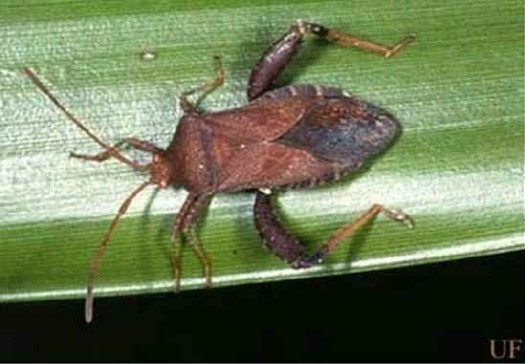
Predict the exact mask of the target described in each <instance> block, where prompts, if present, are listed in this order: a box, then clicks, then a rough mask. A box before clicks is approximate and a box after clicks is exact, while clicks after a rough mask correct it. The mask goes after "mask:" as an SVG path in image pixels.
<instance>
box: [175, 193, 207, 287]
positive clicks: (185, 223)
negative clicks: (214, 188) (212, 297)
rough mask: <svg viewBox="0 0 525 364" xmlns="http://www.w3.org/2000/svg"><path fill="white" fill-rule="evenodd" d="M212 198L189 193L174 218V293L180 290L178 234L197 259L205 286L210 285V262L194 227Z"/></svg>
mask: <svg viewBox="0 0 525 364" xmlns="http://www.w3.org/2000/svg"><path fill="white" fill-rule="evenodd" d="M212 198H213V195H211V194H195V193H190V194H189V195H188V197H187V198H186V201H184V204H183V205H182V208H181V209H180V211H179V213H178V214H177V216H176V217H175V222H174V224H173V229H172V232H171V241H172V243H173V253H172V267H173V277H174V280H175V287H174V290H175V292H178V291H179V290H180V277H181V246H180V243H179V239H177V235H178V234H179V232H180V233H181V234H182V235H183V237H184V239H185V240H186V241H187V242H188V243H189V244H190V246H191V248H192V249H193V252H194V253H195V255H196V256H197V257H198V258H199V260H200V262H201V264H202V271H203V276H204V280H205V285H206V286H207V287H209V286H210V285H211V260H210V258H209V257H208V255H207V254H206V252H205V251H204V249H203V248H202V246H201V245H200V243H199V239H198V237H197V233H196V231H195V226H196V224H197V221H198V218H199V216H201V214H202V212H203V210H204V209H205V208H207V207H208V206H209V205H210V203H211V200H212Z"/></svg>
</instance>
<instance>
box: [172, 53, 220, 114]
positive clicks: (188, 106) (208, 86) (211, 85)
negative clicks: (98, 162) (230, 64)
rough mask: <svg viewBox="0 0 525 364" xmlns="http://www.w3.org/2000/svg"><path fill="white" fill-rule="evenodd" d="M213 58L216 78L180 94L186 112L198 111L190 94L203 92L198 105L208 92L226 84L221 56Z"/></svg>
mask: <svg viewBox="0 0 525 364" xmlns="http://www.w3.org/2000/svg"><path fill="white" fill-rule="evenodd" d="M213 59H214V60H215V79H214V80H213V81H212V82H207V83H205V84H202V85H200V86H198V87H195V88H193V89H191V90H188V91H185V92H183V93H182V94H181V95H180V104H181V107H182V109H183V110H184V112H185V113H191V112H196V109H195V106H194V105H193V104H192V103H191V102H190V101H189V100H188V96H190V95H193V94H195V93H197V92H202V93H203V95H202V96H200V97H199V99H198V100H197V102H195V105H197V104H198V103H199V100H200V99H201V98H202V97H204V96H205V95H206V94H207V93H208V92H211V91H213V90H215V89H216V88H218V87H221V86H222V85H223V84H224V69H223V67H222V62H221V57H219V56H214V57H213Z"/></svg>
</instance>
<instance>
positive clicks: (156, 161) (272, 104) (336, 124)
mask: <svg viewBox="0 0 525 364" xmlns="http://www.w3.org/2000/svg"><path fill="white" fill-rule="evenodd" d="M306 34H314V35H316V36H319V37H321V38H324V39H326V40H328V41H330V42H333V43H337V44H339V45H342V46H353V47H358V48H361V49H364V50H367V51H370V52H373V53H377V54H379V55H381V56H383V57H385V58H388V57H391V56H393V55H394V54H396V53H397V52H399V51H400V50H401V49H402V48H403V47H405V46H406V45H407V44H409V43H410V42H412V41H414V39H415V37H414V36H413V35H410V36H407V37H405V38H404V39H403V40H401V41H400V42H399V43H397V44H396V45H395V46H393V47H391V48H389V47H385V46H382V45H378V44H375V43H370V42H367V41H364V40H360V39H358V38H355V37H353V36H351V35H347V34H342V33H339V32H336V31H333V30H329V29H327V28H325V27H324V26H322V25H319V24H314V23H309V22H304V21H296V22H294V23H292V25H291V27H290V29H289V30H288V32H287V33H286V34H284V36H283V37H282V38H280V39H279V40H278V41H277V42H275V43H274V44H272V45H271V46H270V47H269V48H268V49H267V50H266V52H265V53H264V54H263V56H262V58H261V59H260V60H259V62H258V63H257V64H256V65H255V67H254V68H253V69H252V72H251V75H250V78H249V81H248V90H247V94H248V100H249V101H250V102H249V103H248V104H247V105H246V106H243V107H239V108H236V109H230V110H226V111H221V112H215V113H201V112H199V111H198V110H197V109H196V107H195V106H194V105H193V104H192V103H190V101H189V100H188V98H187V96H188V95H190V94H194V93H196V92H207V91H211V90H213V89H215V88H217V87H219V86H221V85H222V84H223V80H224V73H223V70H222V66H221V62H220V59H219V57H215V61H216V67H217V68H216V73H217V74H216V79H215V81H214V82H212V83H210V84H205V85H202V86H200V87H197V88H195V89H193V90H191V91H188V92H185V93H183V94H182V95H181V96H180V103H181V106H182V109H183V111H184V115H183V117H182V119H181V120H180V121H179V123H178V125H177V129H176V131H175V135H174V137H173V140H172V141H171V143H170V145H169V146H168V148H167V149H162V148H159V147H157V146H155V145H154V144H152V143H150V142H147V141H143V140H139V139H136V138H124V139H122V140H121V141H119V142H118V143H117V144H115V145H109V144H107V143H105V142H103V141H102V140H101V139H100V138H98V137H97V136H96V135H95V134H93V133H92V132H91V131H90V130H89V129H88V128H87V127H85V126H84V125H83V124H82V123H81V122H80V121H79V120H78V119H76V118H75V116H73V115H72V114H71V113H70V112H69V111H67V110H66V109H65V107H64V106H62V105H61V104H60V103H59V102H58V100H57V99H56V98H55V97H54V96H53V95H52V94H51V93H50V92H49V90H48V89H47V88H46V87H45V86H44V84H43V83H42V81H40V80H39V79H38V78H37V76H36V75H35V74H34V73H33V72H32V71H31V70H30V69H28V68H24V69H23V72H24V74H25V75H27V76H28V77H29V78H30V79H31V80H32V81H33V83H34V84H35V85H36V86H37V87H38V88H39V89H40V90H42V92H44V93H45V94H46V95H47V97H48V98H49V99H50V100H51V101H52V102H53V103H54V104H55V105H56V106H57V107H58V108H59V109H60V110H62V112H63V113H64V114H65V115H66V116H67V117H68V119H69V120H71V121H72V122H73V123H75V124H76V125H77V126H78V127H79V128H80V129H82V130H83V131H84V132H85V133H86V134H87V135H88V136H89V137H90V138H91V139H93V140H94V141H95V142H96V143H97V144H99V145H100V146H101V147H102V149H103V151H102V152H101V153H99V154H97V155H82V154H71V156H72V157H74V158H78V159H83V160H89V161H96V162H103V161H106V160H108V159H110V158H115V159H117V160H118V161H120V162H122V163H124V164H127V165H128V166H130V167H131V168H133V169H135V170H138V171H141V172H144V173H146V174H148V176H149V178H148V180H147V181H145V182H143V183H141V184H140V185H139V186H138V187H136V188H135V189H134V190H133V191H132V192H131V193H130V194H129V196H128V197H127V198H126V199H125V200H124V202H123V203H122V205H121V206H120V208H119V211H118V213H117V215H116V216H115V217H114V218H113V220H112V221H111V223H110V225H109V228H108V230H107V232H106V234H105V236H104V238H103V240H102V244H101V245H100V246H99V248H98V250H97V251H96V253H95V255H94V257H93V259H92V260H91V264H90V266H89V273H88V280H87V297H86V306H85V319H86V321H87V322H90V321H91V320H92V317H93V283H94V281H95V278H96V277H97V274H98V272H99V268H100V263H101V260H102V257H103V255H104V252H105V251H106V248H107V246H108V243H109V240H110V238H111V234H112V232H113V230H114V229H115V226H116V225H117V223H118V221H119V220H120V218H121V217H122V215H124V214H125V213H126V210H127V209H128V207H129V205H130V203H131V201H132V200H133V198H134V197H135V196H136V195H137V194H138V193H139V192H141V191H142V190H143V189H144V188H145V187H147V186H149V185H155V186H157V187H158V188H167V187H168V186H172V187H175V188H179V187H182V188H184V189H186V190H187V191H188V193H189V195H188V197H187V198H186V201H185V202H184V204H183V206H182V208H181V209H180V211H179V213H178V214H177V216H176V218H175V222H174V224H173V230H172V232H171V240H172V242H173V243H174V244H175V242H176V238H177V236H178V235H179V233H180V234H181V235H182V236H183V237H184V238H185V241H186V242H187V243H189V245H190V246H191V247H192V248H193V250H194V252H195V253H196V255H197V256H198V258H199V259H200V261H201V263H202V266H203V275H204V278H205V284H206V285H207V286H209V285H210V284H211V261H210V259H209V258H208V256H207V255H206V253H205V252H204V250H203V249H202V248H201V246H200V244H199V241H198V238H197V237H196V235H195V233H194V227H195V225H196V222H197V220H198V218H199V216H200V215H201V214H202V213H203V210H204V209H205V208H206V207H207V206H208V205H209V204H210V202H211V199H212V198H213V196H214V194H215V193H218V192H237V191H255V193H256V199H255V206H254V219H255V226H256V227H257V230H258V231H259V233H260V234H261V237H262V239H263V241H264V244H265V245H266V246H267V247H268V248H269V249H270V250H271V251H272V252H273V253H274V254H275V255H277V256H278V257H280V258H281V259H283V260H284V261H286V262H287V263H289V264H290V265H291V266H292V267H293V268H307V267H310V266H312V265H314V264H319V263H321V262H322V261H323V259H324V258H325V257H326V256H327V255H328V254H329V253H330V252H331V251H333V250H334V249H335V247H336V246H337V245H338V243H340V242H341V241H342V240H343V239H345V238H348V237H349V236H350V235H352V234H353V232H354V231H355V230H356V229H358V228H359V227H361V226H362V225H364V224H365V223H367V222H368V221H369V220H371V219H372V218H374V217H375V216H376V215H377V214H379V213H383V214H385V215H386V216H387V217H388V218H390V219H393V220H395V221H400V222H403V223H406V224H407V225H409V226H412V221H411V219H410V218H409V216H408V215H406V214H404V213H402V212H401V211H392V210H388V209H386V208H384V207H383V206H381V205H379V204H374V205H372V207H370V209H369V210H368V211H366V212H365V213H364V214H362V215H361V216H359V217H357V218H356V219H354V220H352V221H350V222H349V223H347V224H345V225H344V226H343V227H341V228H340V229H338V230H337V231H335V232H334V233H333V235H332V236H331V237H330V238H329V239H328V240H327V241H326V242H325V243H324V244H323V245H322V246H321V248H320V249H319V250H317V251H316V252H315V253H314V254H312V255H308V254H307V253H306V251H305V249H304V247H303V246H302V245H301V244H300V243H299V242H298V241H297V240H296V239H295V238H294V237H293V236H291V235H290V234H289V233H287V232H286V230H285V229H284V227H283V226H282V225H281V224H280V223H279V220H278V218H277V216H276V214H275V211H274V209H273V208H272V201H271V194H270V193H268V192H271V191H272V190H275V189H284V188H294V187H312V186H315V185H319V184H321V183H324V182H329V181H335V180H337V179H339V178H340V177H341V176H343V175H345V174H347V173H349V172H352V171H355V170H357V169H358V168H359V167H360V166H361V165H362V163H363V162H365V161H367V160H368V159H369V158H370V157H372V156H374V155H376V154H377V153H379V152H381V151H383V150H385V149H386V148H387V147H388V146H389V145H390V144H391V143H392V142H393V141H394V139H395V137H396V135H397V132H398V126H397V123H396V121H395V119H394V118H393V117H392V116H391V115H390V114H389V113H388V112H386V111H384V110H382V109H380V108H378V107H376V106H374V105H371V104H370V103H367V102H365V101H362V100H359V99H357V98H355V97H353V96H351V95H349V94H347V93H345V92H342V91H340V90H338V89H336V88H332V87H324V86H311V85H300V86H287V87H282V88H278V89H275V90H270V88H271V85H272V82H273V81H274V80H275V79H276V78H277V77H278V76H279V74H280V73H281V71H282V70H283V69H284V67H285V66H286V64H287V63H289V62H290V61H291V59H292V58H293V56H294V55H295V53H296V51H297V50H298V47H299V45H300V44H301V43H302V41H303V38H304V36H305V35H306ZM122 146H127V147H131V148H134V149H137V150H140V151H144V152H147V153H150V154H151V155H152V161H151V163H148V164H140V163H139V162H137V161H135V160H132V159H130V158H128V157H127V156H125V155H124V154H122V153H121V151H119V148H121V147H122ZM172 264H173V274H174V277H175V289H176V290H178V289H179V286H180V276H181V262H180V259H179V255H178V253H177V249H174V253H173V258H172Z"/></svg>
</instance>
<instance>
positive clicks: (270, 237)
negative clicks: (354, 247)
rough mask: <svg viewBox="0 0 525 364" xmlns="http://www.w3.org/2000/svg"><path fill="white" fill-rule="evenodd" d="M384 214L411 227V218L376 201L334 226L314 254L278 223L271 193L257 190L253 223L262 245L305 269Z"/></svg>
mask: <svg viewBox="0 0 525 364" xmlns="http://www.w3.org/2000/svg"><path fill="white" fill-rule="evenodd" d="M380 213H383V214H384V215H385V216H386V217H388V218H389V219H392V220H394V221H397V222H401V223H404V224H406V225H407V226H408V227H409V228H412V226H413V222H412V219H411V218H410V217H409V216H408V215H406V214H405V213H403V212H401V211H394V210H388V209H386V208H384V207H383V206H381V205H379V204H374V205H372V206H371V207H370V208H369V209H368V211H367V212H365V213H364V214H362V215H360V216H358V217H357V218H355V219H353V220H352V221H350V222H348V223H347V224H345V225H343V226H342V227H340V228H339V229H337V230H336V231H335V232H334V233H333V234H332V236H331V237H330V238H329V239H328V240H326V241H325V243H324V244H323V245H322V246H321V248H319V249H318V250H317V251H316V252H315V253H314V254H312V255H307V254H306V252H305V250H304V247H303V246H302V245H300V243H299V241H297V239H295V238H294V237H293V236H292V235H290V234H289V233H288V232H287V231H286V230H285V229H284V227H283V226H282V225H281V223H280V222H279V220H278V218H277V215H276V213H275V211H274V209H273V207H272V204H271V196H270V195H266V194H264V193H262V192H259V191H258V192H257V196H256V199H255V206H254V219H255V226H256V227H257V230H259V233H260V235H261V237H262V238H263V241H264V244H265V245H266V246H267V247H268V248H269V249H270V250H271V251H272V252H273V253H274V254H275V255H277V256H278V257H279V258H281V259H283V260H284V261H285V262H287V263H289V264H290V265H291V266H292V268H295V269H299V268H308V267H311V266H312V265H315V264H319V263H322V261H323V260H324V259H325V258H326V256H328V254H330V253H331V252H332V251H333V250H334V249H335V248H336V246H337V245H339V243H340V242H342V241H343V240H344V239H346V238H348V237H350V236H351V235H352V234H353V233H354V232H355V231H356V230H357V229H359V228H360V227H362V226H363V225H365V224H366V223H368V222H369V221H371V220H372V219H373V218H374V217H376V216H377V215H378V214H380Z"/></svg>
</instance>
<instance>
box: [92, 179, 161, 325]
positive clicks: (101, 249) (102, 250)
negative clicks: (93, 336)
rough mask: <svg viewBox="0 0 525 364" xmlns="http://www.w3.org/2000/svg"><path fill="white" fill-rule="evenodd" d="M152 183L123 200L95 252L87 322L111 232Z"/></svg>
mask: <svg viewBox="0 0 525 364" xmlns="http://www.w3.org/2000/svg"><path fill="white" fill-rule="evenodd" d="M149 184H151V182H150V181H146V182H143V183H142V184H140V185H139V186H138V187H136V188H135V189H134V190H133V191H132V192H131V193H130V194H129V195H128V197H126V199H125V200H124V202H122V205H120V207H119V209H118V212H117V214H116V215H115V217H114V218H113V220H111V223H110V224H109V227H108V230H107V231H106V234H104V239H102V244H100V246H99V247H98V249H97V251H96V252H95V255H94V256H93V258H92V259H91V262H90V264H89V270H88V279H87V294H86V305H85V311H84V315H85V316H84V317H85V320H86V322H87V323H90V322H91V320H92V319H93V283H94V281H95V279H96V278H97V275H98V272H99V270H100V263H101V262H102V257H103V256H104V253H105V252H106V249H107V247H108V244H109V240H110V239H111V234H112V233H113V230H114V229H115V227H116V226H117V224H118V222H119V220H120V218H121V217H122V216H123V215H124V214H125V213H126V211H127V210H128V207H129V206H130V204H131V201H133V199H134V198H135V196H137V195H138V194H139V192H140V191H142V190H143V189H144V188H146V186H148V185H149Z"/></svg>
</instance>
